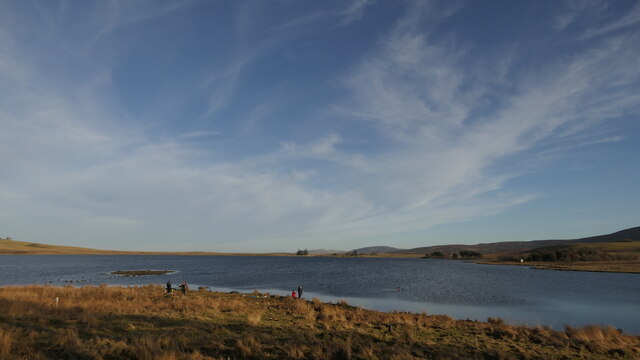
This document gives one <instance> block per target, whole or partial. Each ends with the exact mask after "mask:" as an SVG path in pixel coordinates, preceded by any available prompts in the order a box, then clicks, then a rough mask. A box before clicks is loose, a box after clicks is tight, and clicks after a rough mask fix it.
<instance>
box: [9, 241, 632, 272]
mask: <svg viewBox="0 0 640 360" xmlns="http://www.w3.org/2000/svg"><path fill="white" fill-rule="evenodd" d="M627 244H628V243H627ZM593 245H597V244H591V246H593ZM623 245H624V244H623ZM0 255H165V256H282V257H301V258H304V257H331V258H353V257H354V256H350V255H348V254H347V253H333V254H309V255H297V254H295V253H287V252H271V253H224V252H205V251H187V252H178V251H117V250H98V249H90V248H80V247H72V246H59V245H48V244H39V243H29V242H22V241H15V240H11V239H0ZM357 257H369V258H414V259H417V258H422V257H425V254H419V253H383V252H380V253H365V254H358V255H357ZM496 257H497V256H496V254H487V255H486V256H485V257H483V258H479V259H464V258H458V259H447V260H451V261H470V262H474V263H477V264H486V265H513V266H528V267H531V268H534V269H542V270H561V271H589V272H613V273H628V274H640V261H639V260H627V261H625V260H611V261H589V262H587V261H576V262H560V261H554V262H542V261H538V262H531V261H525V262H515V261H501V260H498V259H497V258H496Z"/></svg>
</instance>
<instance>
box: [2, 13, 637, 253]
mask: <svg viewBox="0 0 640 360" xmlns="http://www.w3.org/2000/svg"><path fill="white" fill-rule="evenodd" d="M110 4H112V5H111V6H115V8H114V9H115V10H113V12H112V15H109V16H110V18H109V19H107V20H104V21H102V22H99V23H100V24H102V25H104V26H103V27H95V24H92V27H90V28H91V29H92V31H93V32H92V33H93V34H98V35H99V36H98V37H99V40H100V41H107V40H108V39H107V38H108V37H109V36H110V35H115V34H116V33H117V31H115V30H116V29H120V28H121V27H122V26H123V25H124V24H130V23H132V22H136V21H144V20H145V19H149V18H153V17H158V16H164V15H166V16H171V14H174V13H175V12H176V11H178V10H179V9H182V8H183V7H182V6H187V7H188V5H190V4H192V3H191V2H185V3H177V4H176V5H166V6H167V7H166V8H165V7H163V8H162V9H156V10H154V9H150V8H148V7H146V6H143V5H149V4H147V3H141V4H142V5H140V6H141V7H140V8H139V9H138V8H136V9H137V10H136V9H133V10H134V13H135V12H137V11H139V13H137V15H136V14H128V13H127V11H123V10H122V9H121V8H120V9H118V8H119V7H120V6H134V5H126V4H124V3H110ZM113 4H115V5H113ZM193 4H195V3H193ZM410 4H413V5H410V8H409V9H408V10H407V12H406V13H405V15H404V16H402V17H401V18H400V19H398V21H397V23H396V24H395V26H393V27H392V28H391V29H390V31H389V32H388V33H386V34H385V35H384V36H383V37H382V38H380V39H378V41H376V42H374V43H375V46H374V47H373V48H371V49H370V50H368V51H367V52H366V53H363V54H360V55H359V56H358V58H355V59H354V60H353V61H352V62H350V64H351V66H350V67H349V68H347V69H341V70H340V71H335V72H333V73H332V74H334V76H335V74H336V73H338V74H342V79H341V81H340V82H339V83H338V86H339V87H340V89H338V90H340V91H344V93H343V94H344V96H342V97H341V98H340V100H339V102H338V103H336V102H335V97H333V98H331V99H332V100H331V101H326V100H320V102H322V101H324V102H322V104H321V105H322V106H319V105H318V104H311V100H313V99H310V98H311V97H313V96H309V97H307V98H305V99H304V103H303V104H302V106H301V107H306V106H307V102H309V104H308V105H310V106H311V105H314V106H316V108H317V107H320V108H324V109H334V110H335V109H338V111H333V112H331V111H326V112H324V113H320V114H314V115H315V116H316V118H318V119H319V120H318V121H319V122H320V121H322V122H326V124H328V125H327V126H323V127H318V128H320V129H321V130H317V131H316V130H315V129H314V132H313V133H306V134H304V136H300V137H299V138H295V136H294V135H291V134H296V132H295V131H291V132H289V133H288V134H287V136H285V135H283V134H282V133H279V132H278V131H282V128H286V129H289V128H291V127H294V126H295V125H296V123H297V122H298V121H300V119H299V116H304V115H308V113H304V112H299V113H296V112H294V111H291V112H289V111H286V112H283V113H284V116H285V117H286V121H287V124H286V126H281V127H280V128H279V129H278V130H273V131H271V132H269V133H265V134H264V135H265V137H269V138H270V139H272V141H271V142H267V141H265V145H263V146H262V147H261V148H260V151H254V150H252V151H245V152H242V153H237V154H236V153H234V154H232V155H231V156H226V157H225V156H224V155H221V154H225V151H229V152H230V150H229V149H228V148H229V147H232V146H236V147H240V146H242V144H243V142H247V143H251V142H254V141H260V140H261V139H260V138H259V136H255V137H249V136H247V137H246V138H242V136H244V135H245V133H243V132H242V131H239V132H238V133H237V134H235V135H236V136H237V137H238V138H241V139H240V141H238V142H237V143H230V142H226V143H225V142H219V138H221V137H223V136H222V135H227V134H225V133H224V131H223V130H215V131H213V130H211V129H212V128H213V129H218V125H224V124H225V123H224V121H225V120H228V119H224V116H222V115H221V114H222V113H224V111H225V110H227V109H228V108H231V107H232V106H230V105H231V104H232V103H233V102H234V101H235V100H237V99H238V98H243V96H246V94H247V93H250V92H251V91H255V89H253V88H252V89H248V87H247V86H246V84H244V83H243V81H242V80H243V77H244V76H245V75H247V74H248V73H251V74H254V75H255V74H257V72H256V68H257V67H259V66H258V64H259V65H260V66H263V65H264V64H263V63H262V62H260V61H259V60H262V59H264V58H267V56H266V54H269V53H271V52H274V51H276V50H277V49H279V47H280V46H281V45H282V44H286V42H287V41H289V40H291V39H293V38H295V37H296V36H297V34H293V35H291V34H287V33H285V32H286V31H290V30H291V29H299V28H300V27H302V26H304V25H308V24H309V23H314V24H318V23H320V22H322V21H326V22H327V23H326V24H324V26H326V27H327V28H330V29H331V31H335V29H336V27H335V26H334V25H335V22H336V21H337V20H336V19H342V21H348V22H349V23H351V22H355V21H356V20H357V19H359V18H361V16H363V14H364V11H365V10H366V11H368V10H370V8H368V6H369V5H371V2H370V1H354V2H351V3H349V4H348V6H347V7H346V8H345V9H346V10H344V11H342V12H338V11H335V9H327V10H324V9H320V10H318V11H316V12H313V11H311V12H310V13H309V14H311V15H306V16H305V15H304V14H303V15H299V14H297V15H298V16H301V17H298V18H297V20H295V19H294V20H293V21H291V22H290V23H287V24H285V25H286V26H284V27H281V28H280V29H276V30H273V32H275V33H276V34H273V33H270V35H273V36H269V38H268V39H262V37H261V36H259V35H260V34H258V35H256V33H259V31H250V30H251V29H253V28H251V26H253V25H252V24H253V23H252V22H251V21H250V20H251V19H252V18H251V16H250V14H249V15H247V14H243V15H242V16H240V17H242V18H243V19H244V22H243V24H244V25H238V27H239V29H236V31H237V32H238V33H234V34H233V35H234V36H237V37H238V39H240V38H242V41H238V42H234V44H235V46H233V47H232V48H231V49H230V50H229V51H228V52H226V53H225V55H224V56H218V57H215V60H216V62H215V63H212V65H210V67H209V68H206V69H204V70H203V69H198V73H199V74H204V75H203V77H202V79H201V81H200V83H196V84H193V87H192V88H190V89H189V91H188V93H187V94H185V93H180V91H175V90H174V89H171V91H169V92H167V94H161V95H160V96H159V97H158V98H159V99H161V100H163V102H166V103H171V102H179V101H186V100H185V99H186V98H190V97H191V96H200V97H201V98H202V99H204V100H203V101H202V102H203V103H204V106H203V107H202V108H198V109H197V110H193V111H191V112H189V116H187V115H185V116H184V119H186V120H184V121H185V122H189V124H188V126H185V125H184V124H182V123H181V121H182V120H183V118H180V119H173V120H174V121H173V122H172V124H171V125H173V126H175V128H172V129H171V130H172V131H167V132H166V133H163V136H154V134H153V131H150V130H149V127H148V125H147V122H145V121H141V120H140V119H138V118H135V117H133V116H131V115H128V114H129V112H128V111H127V109H126V108H125V107H124V106H123V105H122V104H121V103H119V102H118V101H117V99H118V97H117V96H113V94H114V93H117V92H118V91H119V90H126V86H124V87H122V88H117V84H115V83H114V82H113V79H112V76H113V74H114V72H116V71H117V69H116V68H115V66H114V65H113V63H117V61H114V60H113V59H110V61H103V59H101V58H100V57H99V54H98V53H97V52H93V51H92V50H87V51H75V50H77V49H84V47H85V45H86V44H85V43H84V42H82V41H79V42H73V39H71V40H70V39H68V38H65V39H66V40H67V41H69V42H71V44H70V46H69V47H68V48H69V49H71V51H68V52H65V53H63V55H59V56H60V58H58V61H57V62H56V63H55V64H52V65H53V66H54V68H55V69H63V68H64V64H66V63H67V62H66V61H65V60H69V63H72V64H73V69H71V70H73V71H69V69H66V70H68V76H56V75H57V74H56V72H53V71H50V70H51V66H49V65H50V64H49V63H47V61H48V60H49V59H48V58H43V57H42V54H43V53H46V52H47V50H49V48H36V47H32V46H28V45H29V42H28V41H25V40H26V38H22V37H21V35H20V34H29V29H28V28H22V31H16V28H13V27H8V26H7V25H5V26H3V25H2V24H7V23H8V22H6V21H2V22H0V125H1V126H0V160H1V161H2V166H3V169H4V170H5V171H6V175H3V177H2V178H1V179H0V225H2V226H3V229H6V230H5V231H9V232H12V233H13V232H15V233H19V234H20V235H21V236H20V237H21V238H23V239H25V240H32V241H38V240H40V241H42V240H43V239H42V236H43V234H55V235H51V236H55V237H56V238H55V239H53V238H52V239H51V240H52V241H58V242H61V240H65V239H70V240H67V241H71V242H73V244H76V245H87V244H86V243H82V241H85V240H83V239H89V238H90V239H91V240H92V241H93V242H94V243H96V242H98V243H99V242H102V243H103V244H104V243H105V242H107V241H108V242H109V244H110V245H109V246H110V247H114V248H130V249H149V248H152V247H154V242H155V241H158V242H162V248H163V249H166V250H185V248H188V249H194V250H229V251H237V250H251V251H269V250H287V249H293V248H296V247H307V246H309V247H311V246H318V247H329V248H336V247H340V248H344V247H345V246H346V245H343V244H345V243H344V241H345V240H349V241H350V242H349V247H357V246H358V245H368V244H371V243H372V242H378V241H381V240H383V239H387V238H389V237H393V238H395V239H398V240H397V241H396V245H397V246H407V247H409V246H411V245H416V246H417V245H424V242H419V241H424V239H422V240H420V239H416V238H412V239H404V238H403V237H402V236H403V234H406V233H411V232H417V231H420V230H423V229H426V228H428V227H431V226H434V225H437V224H446V223H452V222H459V221H465V220H469V219H474V218H478V217H481V216H487V215H491V214H498V213H501V212H504V211H506V210H508V209H511V208H513V207H514V206H518V205H521V204H524V203H527V202H529V201H531V200H532V199H534V198H535V196H536V195H537V194H535V193H532V192H530V191H523V190H520V189H518V188H514V187H510V186H508V185H509V183H510V181H512V180H514V179H516V178H518V177H520V176H523V175H524V174H528V173H532V172H539V171H544V166H546V165H547V164H548V163H549V162H552V161H554V159H558V158H559V157H561V156H562V154H563V152H565V151H566V150H567V149H571V148H572V147H586V146H590V145H593V144H598V143H602V142H607V141H610V142H617V141H621V139H623V138H624V135H620V133H619V132H611V131H610V128H611V127H610V125H609V124H610V123H611V122H615V121H617V120H616V119H618V118H623V117H628V116H637V114H638V113H639V112H640V108H639V107H640V105H639V104H640V98H639V92H638V86H639V83H638V79H639V78H640V69H639V68H638V66H637V59H638V58H639V57H640V50H638V49H637V47H636V46H633V45H634V44H636V43H638V42H639V40H640V39H639V36H638V33H637V32H636V31H630V28H632V27H633V26H635V25H634V24H635V22H634V21H632V20H629V19H632V18H633V16H632V15H625V14H622V15H620V14H619V17H618V19H617V20H615V19H611V21H610V22H608V23H607V24H608V25H607V24H604V25H603V24H602V23H598V24H597V25H594V26H589V27H588V28H584V29H582V31H581V33H583V34H591V35H590V37H591V38H592V42H590V43H589V44H583V43H584V41H582V40H580V39H577V38H572V37H563V35H562V33H563V32H564V31H566V30H567V29H568V27H570V26H571V25H570V24H573V23H572V21H573V20H571V19H569V18H567V19H569V20H567V19H565V20H564V22H563V23H562V24H561V25H562V26H558V27H557V28H556V30H555V31H557V38H556V40H557V41H565V42H566V43H567V46H569V45H575V44H576V43H580V42H581V41H582V43H581V46H580V47H579V49H578V50H576V51H573V52H568V53H563V52H558V54H556V53H550V54H551V55H549V56H547V57H545V58H544V59H543V58H541V59H538V60H539V62H537V63H536V64H535V66H521V64H523V63H526V62H527V56H530V53H524V52H522V48H521V47H519V46H516V45H514V46H506V47H504V48H500V49H498V50H495V51H493V52H490V53H484V57H483V54H482V53H481V54H479V53H478V52H475V51H474V50H476V49H475V48H474V44H473V43H470V42H466V41H465V37H464V36H463V35H461V34H458V33H455V31H453V30H451V27H447V26H445V25H447V24H448V22H449V21H454V20H455V19H454V17H455V16H456V15H457V14H458V12H459V11H461V10H463V9H464V7H463V5H462V3H459V2H456V3H450V2H442V3H438V2H415V3H410ZM134 7H135V6H134ZM149 7H153V6H152V5H150V6H149ZM43 11H45V12H46V9H45V10H43ZM65 11H67V10H64V9H63V10H60V9H58V15H60V14H62V15H60V18H64V12H65ZM632 13H633V12H630V13H629V14H632ZM318 14H321V15H318ZM327 14H328V15H327ZM0 16H2V15H0ZM6 16H8V15H6V12H5V17H6ZM630 16H631V17H630ZM294 18H295V17H294ZM327 18H330V19H331V21H328V20H327ZM627 18H629V19H627ZM0 19H2V18H1V17H0ZM625 19H626V20H625ZM51 21H52V24H54V25H53V26H61V24H62V23H58V25H55V24H56V22H55V19H53V18H52V20H51ZM16 23H18V22H16V21H13V22H12V26H16V25H15V24H16ZM239 23H240V22H239ZM616 24H617V25H616ZM354 25H355V24H354ZM243 27H244V28H243ZM240 28H242V29H244V30H242V29H240ZM598 29H600V30H598ZM602 29H605V30H606V31H604V30H602ZM253 30H255V29H253ZM285 30H286V31H285ZM243 31H244V32H246V34H249V35H246V37H243V36H244V35H243V34H239V33H243ZM278 31H282V32H283V33H278ZM328 31H329V30H328ZM593 34H597V35H593ZM58 35H59V34H57V33H56V32H52V34H51V35H50V36H51V37H52V39H53V38H55V37H56V36H58ZM108 35H109V36H108ZM250 35H251V36H250ZM89 38H91V37H90V36H89ZM558 39H560V40H558ZM263 40H264V41H263ZM305 45H306V44H305ZM41 46H45V45H42V44H41ZM305 49H307V50H308V48H305ZM544 50H545V49H544V48H542V50H540V51H541V52H542V51H544ZM309 51H310V53H311V54H312V55H311V56H316V54H317V53H316V52H313V50H309ZM65 56H66V57H65ZM123 56H124V55H123ZM271 60H272V59H271ZM536 61H537V60H536ZM61 64H62V65H61ZM519 64H520V66H521V67H520V68H517V71H514V70H513V69H515V68H516V67H517V66H519ZM55 66H57V67H55ZM269 66H272V67H270V68H269V69H273V68H275V66H274V65H273V63H270V64H269ZM292 66H299V69H298V70H299V74H300V73H307V72H309V71H312V70H313V71H315V68H312V67H309V68H305V67H304V64H303V65H300V64H292ZM78 74H91V75H92V76H89V77H85V76H79V75H78ZM323 80H324V79H323ZM305 85H306V84H305ZM312 85H313V86H310V87H308V88H307V87H301V88H303V89H309V88H311V87H318V88H319V87H321V86H322V85H318V83H315V84H312ZM150 87H151V86H150ZM268 89H269V91H272V90H273V87H268ZM248 90H249V91H248ZM331 90H332V91H334V90H336V89H335V88H332V89H331ZM318 93H319V92H318ZM313 94H314V96H315V94H317V93H313ZM134 95H135V94H134ZM283 95H284V96H286V99H284V100H283V99H279V98H276V96H275V95H274V96H272V97H270V96H269V94H267V95H263V96H262V97H255V98H253V100H254V101H253V102H249V103H250V104H252V105H255V106H253V107H251V108H248V109H242V111H243V112H242V113H241V114H242V115H247V116H246V118H250V119H245V118H244V116H240V115H238V113H235V117H234V116H232V118H233V119H234V120H235V119H236V118H242V120H243V121H247V122H254V123H258V122H261V121H262V122H264V121H265V120H264V119H265V117H266V114H267V113H269V112H270V111H271V110H272V106H271V104H267V102H270V101H271V100H273V102H277V101H278V100H279V101H287V100H288V99H289V98H292V97H295V96H296V95H297V94H294V93H289V94H286V93H285V94H283ZM256 99H267V100H266V101H265V102H263V103H261V102H260V101H256ZM162 105H163V104H152V106H150V107H161V106H162ZM143 107H144V106H143ZM300 114H302V115H300ZM147 117H151V118H153V117H152V116H149V115H148V114H147ZM198 117H199V119H200V120H202V119H203V118H206V119H209V118H212V119H214V120H215V121H212V122H209V123H207V124H205V125H207V126H205V125H203V123H204V121H200V122H198V121H197V120H198ZM274 117H277V116H274ZM194 119H195V120H194ZM279 120H281V119H279V118H278V119H276V120H275V121H274V123H277V121H279ZM283 121H284V120H283ZM159 123H160V121H157V122H155V123H154V124H153V125H154V126H160V125H158V124H159ZM176 124H179V125H181V126H177V125H176ZM212 124H213V125H212ZM261 125H262V128H268V127H269V125H271V123H268V124H267V123H262V124H261ZM299 128H303V126H300V127H299ZM327 129H328V130H327ZM269 130H271V129H269ZM364 134H367V135H364ZM371 134H375V136H370V135H371ZM258 135H261V134H258ZM239 144H240V145H239ZM363 144H364V145H363ZM371 149H373V150H371ZM541 158H542V160H541ZM34 219H37V222H38V224H39V225H38V227H37V228H35V227H33V226H32V224H33V222H34ZM172 239H176V240H175V241H172ZM177 239H179V240H177ZM67 243H68V244H70V242H67ZM292 244H295V245H292Z"/></svg>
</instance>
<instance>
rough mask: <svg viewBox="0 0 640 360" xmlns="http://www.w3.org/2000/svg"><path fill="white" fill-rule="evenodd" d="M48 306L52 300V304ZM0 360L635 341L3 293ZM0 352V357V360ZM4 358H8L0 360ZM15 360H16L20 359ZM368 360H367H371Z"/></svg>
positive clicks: (106, 296)
mask: <svg viewBox="0 0 640 360" xmlns="http://www.w3.org/2000/svg"><path fill="white" fill-rule="evenodd" d="M56 299H57V300H56ZM0 314H3V315H2V316H0V341H4V344H7V343H8V344H9V346H8V350H7V349H6V347H5V348H3V349H0V357H2V358H7V357H6V355H7V354H11V355H14V356H16V358H33V359H39V358H42V359H44V358H50V357H64V356H65V355H64V354H67V355H69V354H71V355H73V356H74V357H86V358H92V357H109V358H111V359H120V358H122V359H124V358H144V357H145V356H146V358H159V357H162V356H165V358H167V359H218V358H227V357H229V358H255V359H258V358H274V359H275V358H278V359H330V358H340V359H350V358H356V359H364V358H382V359H418V358H458V359H473V358H559V357H563V358H566V359H606V358H611V357H617V358H621V359H634V358H637V357H639V356H640V336H638V335H627V334H623V333H621V332H619V331H618V330H615V329H614V328H612V327H606V326H605V327H603V326H594V325H589V326H585V327H581V328H573V327H567V328H566V330H565V331H555V330H551V329H550V328H548V327H529V326H513V325H507V324H505V323H504V322H503V321H502V320H501V319H498V318H489V319H488V320H487V321H486V322H481V321H470V320H454V319H452V318H450V317H448V316H445V315H427V314H424V313H423V314H415V313H408V312H392V313H385V312H380V311H374V310H366V309H363V308H361V307H356V306H351V305H349V304H347V303H346V302H345V301H339V302H338V303H337V304H334V303H323V302H321V301H319V300H318V299H312V300H308V299H292V298H291V297H286V296H279V295H269V294H261V293H257V292H255V293H238V294H229V293H220V292H209V291H197V290H190V291H188V292H187V294H186V295H181V294H173V295H162V287H161V286H159V285H147V286H142V287H108V286H98V287H95V286H87V287H81V288H76V287H54V286H17V287H16V286H11V287H0ZM3 351H4V352H5V353H4V354H3V353H2V352H3ZM3 355H5V357H3ZM20 356H21V357H20ZM374 356H375V357H374Z"/></svg>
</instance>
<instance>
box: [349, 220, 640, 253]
mask: <svg viewBox="0 0 640 360" xmlns="http://www.w3.org/2000/svg"><path fill="white" fill-rule="evenodd" d="M625 240H636V241H638V240H640V226H638V227H634V228H630V229H626V230H622V231H618V232H615V233H612V234H608V235H599V236H591V237H585V238H580V239H571V240H533V241H506V242H494V243H485V244H477V245H436V246H427V247H418V248H413V249H398V250H396V251H393V253H397V254H429V253H432V252H434V251H441V252H449V253H453V252H459V251H460V250H473V251H477V252H479V253H482V254H499V253H505V252H517V251H527V250H532V249H536V248H540V247H544V246H554V245H567V244H576V243H580V244H584V243H598V242H612V241H625ZM358 252H359V251H358Z"/></svg>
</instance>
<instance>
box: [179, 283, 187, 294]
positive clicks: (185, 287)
mask: <svg viewBox="0 0 640 360" xmlns="http://www.w3.org/2000/svg"><path fill="white" fill-rule="evenodd" d="M180 291H182V295H186V294H187V282H186V281H183V282H182V284H180Z"/></svg>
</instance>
